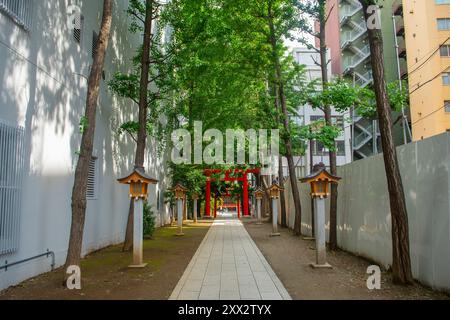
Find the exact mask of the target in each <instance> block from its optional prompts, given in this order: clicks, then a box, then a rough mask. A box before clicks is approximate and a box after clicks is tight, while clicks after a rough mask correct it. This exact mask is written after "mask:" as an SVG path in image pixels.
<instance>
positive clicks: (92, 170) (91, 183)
mask: <svg viewBox="0 0 450 320" xmlns="http://www.w3.org/2000/svg"><path fill="white" fill-rule="evenodd" d="M86 198H87V199H88V200H97V199H98V158H97V157H92V159H91V162H90V163H89V176H88V187H87V192H86Z"/></svg>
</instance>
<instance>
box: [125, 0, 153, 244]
mask: <svg viewBox="0 0 450 320" xmlns="http://www.w3.org/2000/svg"><path fill="white" fill-rule="evenodd" d="M152 23H153V0H146V12H145V22H144V37H143V47H142V57H141V80H140V84H139V131H138V137H137V146H136V156H135V164H134V167H135V168H141V169H145V168H144V161H145V147H146V144H147V113H148V86H149V83H148V82H149V71H150V49H151V42H152ZM130 201H133V200H130ZM133 215H134V206H132V205H131V204H130V211H129V212H128V222H127V229H126V235H125V242H124V244H123V251H130V250H131V249H132V248H133Z"/></svg>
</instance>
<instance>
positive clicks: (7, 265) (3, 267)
mask: <svg viewBox="0 0 450 320" xmlns="http://www.w3.org/2000/svg"><path fill="white" fill-rule="evenodd" d="M49 256H51V257H52V264H51V265H50V266H51V268H52V271H53V270H55V253H54V252H53V251H50V250H48V249H47V252H46V253H42V254H38V255H37V256H34V257H31V258H28V259H24V260H20V261H16V262H13V263H8V261H5V264H4V265H3V266H0V271H1V270H5V272H6V271H8V268H11V267H14V266H17V265H19V264H22V263H25V262H29V261H32V260H36V259H39V258H43V257H47V258H48V257H49Z"/></svg>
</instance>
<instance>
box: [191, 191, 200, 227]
mask: <svg viewBox="0 0 450 320" xmlns="http://www.w3.org/2000/svg"><path fill="white" fill-rule="evenodd" d="M199 198H200V196H199V195H198V193H196V192H194V193H193V194H192V200H193V201H194V212H193V215H192V216H193V217H194V223H197V220H198V217H197V213H198V199H199Z"/></svg>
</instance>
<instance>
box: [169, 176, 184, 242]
mask: <svg viewBox="0 0 450 320" xmlns="http://www.w3.org/2000/svg"><path fill="white" fill-rule="evenodd" d="M172 191H173V193H174V194H175V199H176V200H177V214H178V221H177V223H178V233H177V236H184V233H183V201H184V199H185V197H186V192H187V191H188V189H186V188H185V187H184V186H183V185H181V184H177V185H176V186H175V187H174V188H173V189H172Z"/></svg>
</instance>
